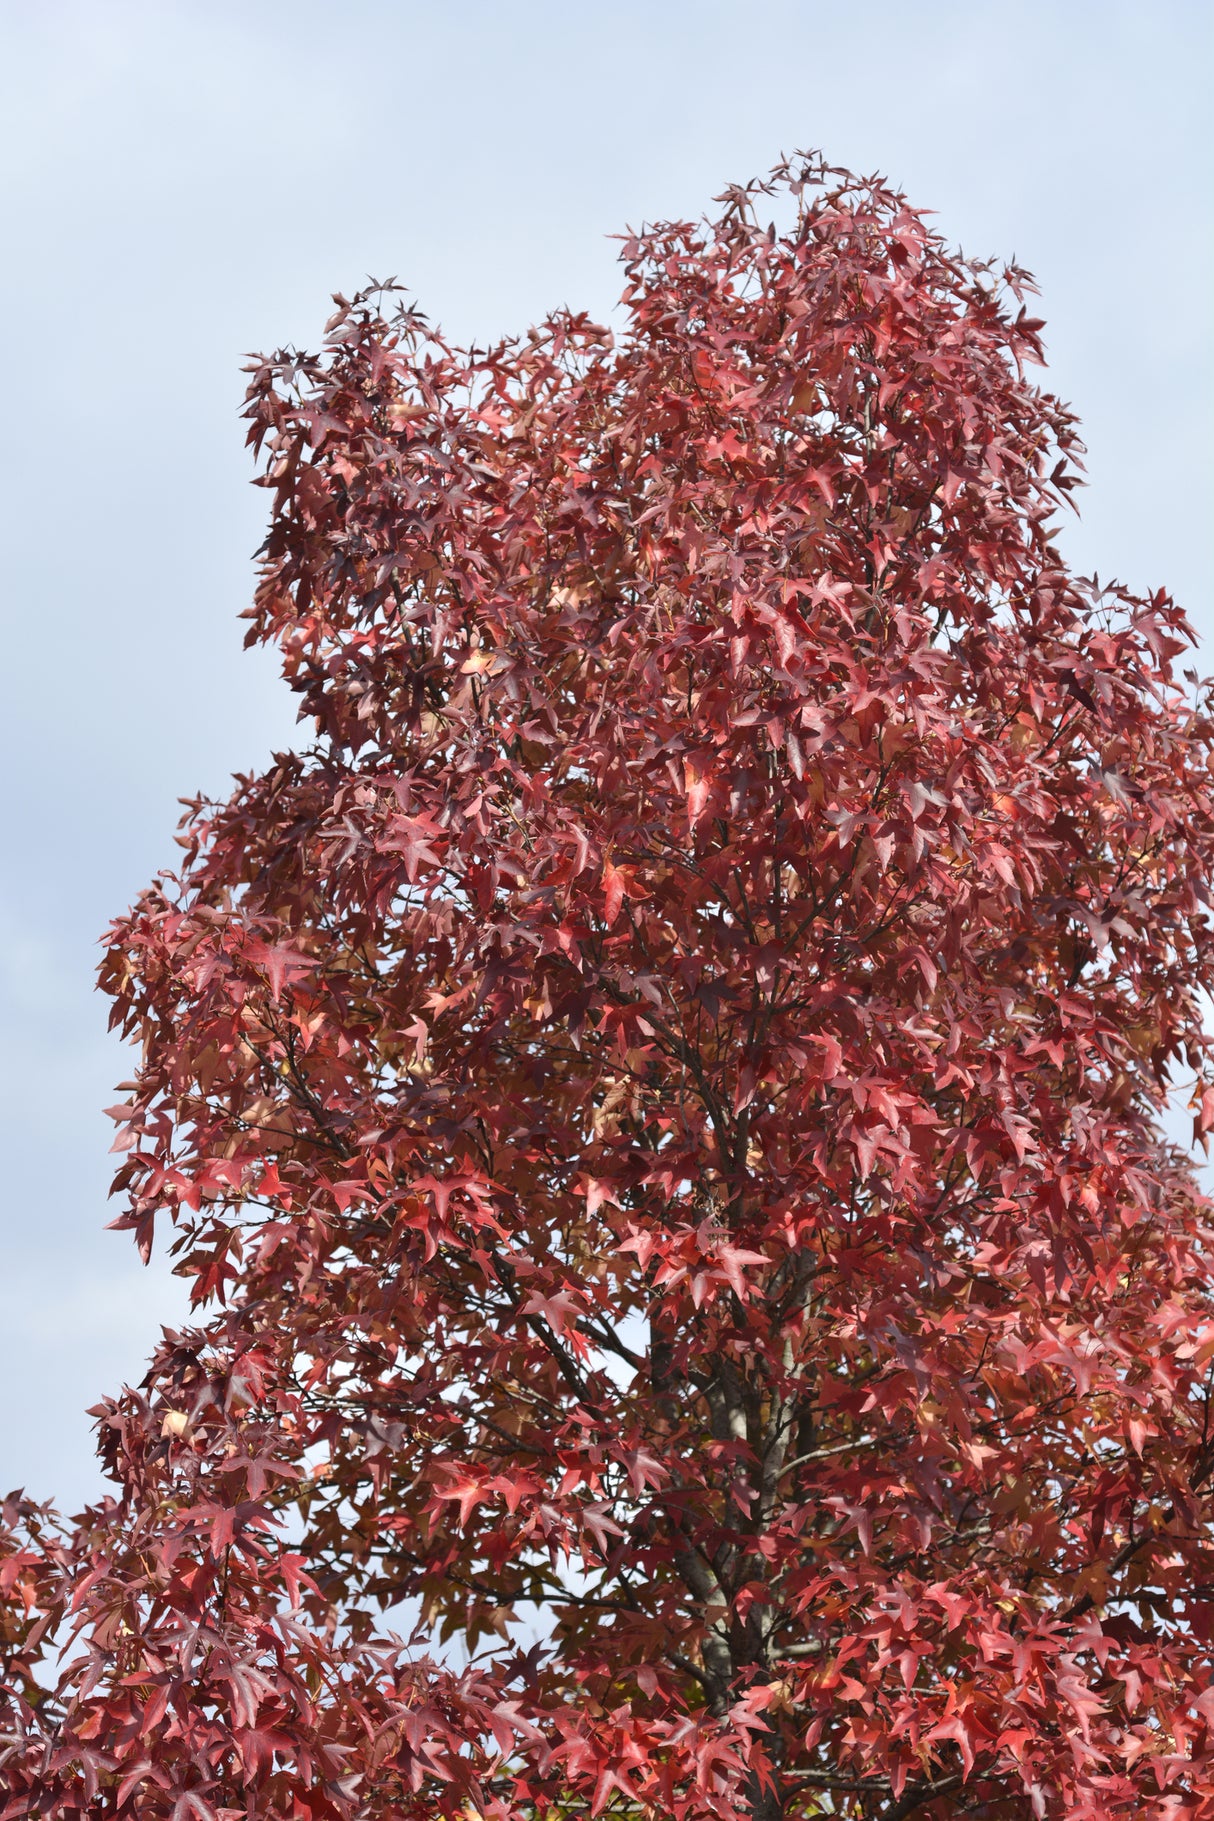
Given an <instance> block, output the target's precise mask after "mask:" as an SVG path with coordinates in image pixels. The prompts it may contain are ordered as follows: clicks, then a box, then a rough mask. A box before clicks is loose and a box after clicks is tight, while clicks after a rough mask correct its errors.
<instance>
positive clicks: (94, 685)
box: [0, 0, 1214, 1505]
mask: <svg viewBox="0 0 1214 1821" xmlns="http://www.w3.org/2000/svg"><path fill="white" fill-rule="evenodd" d="M1212 20H1214V8H1211V6H1210V5H1209V4H1208V0H1192V3H1189V4H1185V3H1182V0H1172V3H1169V0H1150V3H1149V4H1147V3H1134V4H1117V3H1116V0H1034V3H1029V0H1021V3H1019V4H1017V3H1016V0H1003V3H1002V4H986V3H984V0H966V3H964V4H956V3H951V0H935V3H930V4H916V3H914V0H866V3H865V4H854V5H847V4H840V0H831V3H830V4H829V5H826V4H819V0H799V3H797V0H785V3H779V0H750V3H749V4H734V3H732V0H731V3H720V4H713V3H712V0H696V3H691V0H666V3H663V0H649V4H647V5H640V4H614V5H613V4H610V3H604V4H597V5H584V6H583V5H579V4H577V0H563V3H560V4H558V3H556V0H551V3H550V0H513V3H512V4H486V3H484V0H480V3H478V0H463V3H460V0H432V3H431V4H418V3H416V0H341V4H331V5H328V6H322V5H319V4H314V3H313V0H289V3H288V0H194V3H193V4H191V3H190V0H176V3H175V0H159V3H157V4H150V3H149V4H139V3H138V0H82V3H80V4H69V3H68V0H10V3H9V4H3V0H0V160H2V170H0V190H2V194H0V217H2V232H3V242H2V244H3V276H2V278H0V287H2V289H0V309H2V310H3V315H4V326H3V342H2V345H3V349H4V361H5V377H4V393H5V404H6V410H5V433H4V437H3V453H2V455H0V461H2V463H3V469H4V474H3V485H2V487H0V500H2V510H3V513H4V525H3V540H4V541H3V549H4V553H5V562H4V570H3V577H4V616H5V631H4V650H5V654H6V657H7V660H8V661H7V666H6V671H7V675H8V676H9V679H10V680H9V684H8V687H7V691H6V694H7V702H6V713H5V716H4V725H3V736H2V737H3V739H4V742H5V745H6V754H5V771H4V775H5V777H6V779H7V788H6V790H5V792H4V795H3V816H4V822H5V827H4V837H3V840H4V845H3V853H4V858H5V862H6V864H5V866H4V870H3V880H2V884H0V1021H2V1052H0V1067H2V1069H3V1092H2V1095H0V1110H2V1114H3V1119H4V1144H3V1152H2V1155H3V1158H4V1182H3V1202H2V1204H0V1206H2V1218H3V1221H4V1253H3V1258H4V1271H3V1275H2V1277H0V1383H2V1384H3V1385H4V1398H3V1400H2V1407H0V1419H2V1420H0V1492H3V1491H4V1490H7V1488H8V1487H9V1486H11V1485H14V1484H18V1483H22V1482H24V1483H25V1484H27V1485H28V1487H29V1489H30V1490H31V1491H32V1492H36V1493H37V1494H38V1495H39V1496H43V1495H46V1494H50V1493H52V1492H54V1493H56V1494H57V1495H60V1496H61V1497H62V1498H63V1499H64V1500H65V1501H66V1502H67V1503H68V1504H69V1505H73V1504H75V1503H76V1502H77V1501H79V1500H81V1499H82V1498H83V1497H85V1496H86V1495H88V1494H91V1493H92V1492H93V1491H95V1490H96V1489H97V1488H98V1487H99V1484H100V1481H99V1478H98V1476H97V1474H96V1471H95V1469H94V1466H93V1463H92V1458H91V1445H90V1440H89V1433H88V1431H89V1424H88V1420H87V1418H86V1417H85V1416H84V1414H83V1412H84V1408H85V1406H86V1405H87V1404H89V1403H92V1402H94V1401H95V1400H96V1398H97V1397H98V1396H100V1394H101V1393H102V1392H104V1391H107V1390H112V1389H114V1388H116V1387H117V1386H118V1385H119V1384H120V1383H121V1382H122V1381H123V1380H124V1379H125V1378H132V1377H134V1378H137V1377H138V1376H139V1374H140V1371H141V1361H142V1359H143V1356H144V1354H145V1353H146V1351H147V1349H148V1347H149V1345H150V1344H151V1342H152V1340H153V1338H154V1336H155V1334H156V1331H157V1325H158V1322H159V1321H160V1320H161V1319H165V1320H170V1319H172V1317H173V1316H174V1315H175V1314H176V1313H177V1312H178V1310H179V1309H180V1306H181V1305H180V1300H179V1297H178V1295H177V1293H176V1287H175V1286H174V1285H172V1284H171V1283H170V1282H169V1281H168V1280H167V1278H166V1275H165V1272H164V1270H163V1267H162V1266H160V1265H158V1264H154V1265H153V1267H152V1269H151V1270H150V1271H149V1272H146V1273H145V1272H143V1271H142V1270H141V1269H140V1267H139V1266H138V1264H137V1263H136V1261H135V1260H134V1258H133V1255H132V1254H131V1252H130V1249H129V1246H128V1242H127V1241H126V1240H125V1239H124V1238H122V1237H119V1236H116V1235H113V1234H103V1233H102V1231H101V1229H102V1227H103V1224H104V1222H105V1220H106V1219H107V1218H108V1217H109V1215H108V1212H107V1207H106V1200H105V1190H106V1185H107V1182H108V1178H109V1173H110V1160H109V1159H108V1158H107V1156H106V1147H107V1144H108V1132H109V1127H108V1125H107V1123H106V1122H105V1120H104V1119H103V1118H102V1117H101V1112H100V1109H101V1108H102V1107H103V1106H105V1105H107V1104H109V1103H110V1102H111V1101H112V1100H113V1099H114V1098H115V1096H114V1093H113V1091H112V1090H113V1083H114V1082H115V1081H116V1080H118V1079H119V1078H120V1077H121V1076H122V1075H123V1074H125V1072H126V1068H125V1065H124V1060H123V1058H122V1056H121V1054H120V1052H119V1050H118V1049H117V1046H116V1045H114V1044H112V1043H111V1042H110V1041H109V1040H108V1039H107V1038H106V1036H105V1034H104V1012H103V1007H102V1005H101V1002H100V1001H99V1000H98V999H96V998H95V996H94V995H93V994H92V992H91V974H92V968H93V966H94V963H95V959H96V951H95V947H94V944H95V939H96V937H97V935H98V934H99V932H100V931H101V929H102V928H103V927H104V925H105V923H106V921H107V920H108V918H109V917H110V916H111V915H112V914H114V913H115V912H117V911H119V910H121V909H122V908H123V907H124V906H125V905H126V904H127V903H128V901H129V900H130V898H131V897H132V896H133V894H134V893H135V892H136V891H137V890H138V889H139V888H140V886H141V885H142V884H143V883H144V882H145V881H146V880H147V879H148V878H149V877H150V876H151V874H152V873H153V871H154V870H155V869H156V867H157V866H158V865H161V864H163V863H165V862H167V861H170V860H171V858H172V856H173V853H174V851H175V850H174V847H173V841H172V831H173V826H174V822H175V817H176V798H177V797H178V796H180V795H184V794H187V793H188V792H190V791H192V790H193V789H195V788H196V787H199V786H201V787H204V788H208V789H211V790H218V789H221V788H222V787H223V783H224V779H225V778H226V776H227V775H228V773H230V772H231V771H232V770H234V769H236V768H238V767H245V768H247V767H252V766H258V765H260V764H261V763H262V762H263V761H264V760H265V758H266V757H267V755H268V754H269V752H270V751H271V749H272V748H273V746H274V745H275V744H279V745H281V744H283V743H286V742H289V741H290V740H291V739H292V738H293V720H292V710H291V707H290V703H289V700H288V699H287V697H286V693H285V691H284V690H282V689H281V688H280V687H279V685H278V684H277V682H276V679H275V674H274V669H273V666H272V663H271V662H270V661H269V660H267V659H266V658H265V657H263V656H252V657H250V656H245V655H242V653H241V651H240V628H239V627H238V623H237V619H236V616H237V614H238V612H239V611H240V609H241V607H243V606H244V605H245V603H246V600H247V598H248V593H249V585H250V566H249V558H250V555H251V553H252V551H253V550H254V548H255V546H256V545H257V543H258V541H259V539H260V535H261V521H262V511H263V508H262V496H261V495H260V494H258V493H257V492H255V491H254V490H253V489H251V488H250V487H248V486H247V484H246V481H247V477H248V474H249V471H250V470H249V466H248V461H247V458H246V456H245V454H244V451H243V448H242V434H241V427H240V425H239V423H238V419H237V410H238V405H239V399H240V393H241V386H242V382H241V377H240V372H239V368H240V357H241V355H242V353H244V352H245V351H246V350H251V349H259V348H263V347H267V346H273V345H277V344H280V343H282V342H284V341H291V340H294V341H297V342H299V343H302V344H304V345H314V344H315V342H316V340H317V338H318V336H319V333H320V327H321V324H322V323H323V321H324V319H325V317H326V315H327V314H328V298H329V294H330V292H332V291H333V290H336V289H339V288H345V289H349V288H351V287H352V286H356V285H357V284H359V282H360V281H361V280H362V278H363V277H364V275H365V274H367V273H374V274H375V275H376V276H384V275H387V274H397V275H399V277H400V278H401V279H402V280H403V281H404V282H405V283H407V284H408V285H409V286H410V287H411V289H412V290H413V292H414V293H415V295H416V298H417V300H418V302H419V303H420V305H421V307H422V308H423V309H425V310H426V311H427V313H428V314H429V315H430V316H431V317H432V318H434V319H435V320H437V321H439V322H440V323H442V324H443V325H444V326H445V327H446V329H447V330H448V331H449V332H450V333H451V334H453V335H455V336H456V337H461V338H469V337H475V338H478V339H481V340H483V339H484V338H486V337H489V336H493V335H495V334H498V333H501V332H503V331H506V330H508V329H512V328H523V327H525V326H526V325H527V324H528V323H529V322H531V321H532V320H534V319H535V318H536V317H538V316H541V315H543V314H544V313H545V312H546V311H547V310H548V309H549V308H551V307H552V306H554V305H557V304H561V303H569V304H575V305H581V306H585V307H587V308H589V309H592V310H594V311H596V312H603V311H606V310H607V309H609V308H610V306H611V304H612V302H613V300H614V297H615V291H616V281H617V275H616V269H615V265H614V258H615V250H614V248H613V246H612V244H611V242H610V241H609V240H608V239H607V238H606V237H607V236H608V235H610V234H611V233H613V232H616V231H618V230H620V229H621V228H623V227H624V226H625V225H626V224H635V223H638V222H639V221H641V220H642V219H644V218H653V217H655V216H663V215H671V214H689V213H690V214H698V213H699V212H700V211H701V209H702V208H704V207H705V206H706V205H707V204H708V203H709V200H710V198H711V197H712V195H713V194H714V193H716V192H718V191H719V190H720V189H721V188H722V187H723V186H724V184H725V183H726V182H727V181H730V180H734V179H739V178H746V177H749V176H751V175H754V174H755V173H757V172H760V171H763V170H765V169H766V168H767V167H768V166H769V165H770V164H771V163H772V162H773V160H774V159H775V158H776V156H777V155H778V154H779V153H780V152H781V150H792V149H794V148H796V147H808V146H819V147H821V148H822V149H823V150H824V151H825V152H826V153H827V155H828V156H829V157H830V158H831V160H832V161H834V162H836V163H842V164H846V165H850V166H852V167H853V168H856V169H859V170H862V171H872V170H881V171H883V172H884V173H886V174H887V175H888V176H890V177H891V178H893V179H894V180H895V181H896V182H898V183H899V184H901V185H903V186H904V187H905V188H906V189H907V191H908V192H909V194H910V197H911V199H912V201H914V202H915V203H916V204H918V205H921V206H924V207H928V208H932V209H935V210H936V211H937V222H938V225H939V226H940V227H941V228H942V230H943V231H944V232H945V233H946V234H947V235H948V236H949V237H950V238H951V239H953V240H955V241H959V242H960V243H961V244H962V245H963V246H964V247H965V249H966V250H967V251H971V252H975V253H988V252H989V253H996V254H1001V255H1010V254H1013V253H1015V254H1016V255H1018V256H1019V257H1020V259H1021V260H1022V261H1023V262H1024V263H1026V264H1027V265H1029V266H1030V267H1031V268H1032V269H1033V270H1035V271H1036V273H1037V274H1038V276H1039V279H1040V281H1041V285H1042V291H1043V299H1042V309H1041V312H1040V313H1041V314H1043V315H1044V316H1045V317H1046V319H1047V323H1048V328H1047V344H1048V348H1049V351H1050V356H1051V365H1052V378H1053V384H1054V386H1055V388H1056V389H1057V390H1058V391H1060V392H1061V393H1062V395H1063V396H1064V397H1066V398H1068V399H1069V400H1070V401H1071V402H1072V403H1073V404H1074V405H1075V406H1076V408H1077V409H1078V411H1079V413H1080V415H1081V416H1082V418H1083V419H1084V422H1085V424H1086V430H1087V441H1088V444H1089V449H1090V460H1089V477H1090V481H1091V486H1090V488H1089V490H1088V492H1087V493H1086V494H1084V495H1083V496H1082V502H1081V503H1082V508H1083V515H1084V517H1083V522H1082V524H1081V525H1080V526H1079V527H1077V528H1075V529H1073V530H1071V531H1070V532H1068V534H1067V547H1068V549H1069V552H1070V554H1071V557H1072V559H1073V560H1074V561H1075V562H1076V563H1077V564H1078V565H1080V566H1081V567H1085V568H1092V567H1097V568H1099V570H1100V572H1101V574H1102V575H1114V574H1115V575H1118V576H1120V577H1122V578H1123V579H1125V580H1126V581H1128V582H1130V583H1132V584H1134V585H1135V586H1137V587H1140V588H1146V587H1153V586H1157V585H1159V584H1165V585H1168V586H1170V587H1171V588H1172V589H1173V590H1174V591H1175V592H1176V593H1177V594H1178V595H1179V596H1180V598H1181V599H1182V600H1183V601H1184V602H1185V604H1186V605H1187V607H1188V609H1189V611H1190V613H1191V615H1192V617H1193V618H1194V620H1195V621H1196V622H1197V624H1198V626H1199V628H1200V629H1201V630H1202V632H1203V636H1205V637H1206V638H1207V639H1208V640H1209V641H1211V642H1214V602H1212V600H1211V591H1210V570H1211V563H1210V533H1209V524H1210V520H1211V511H1210V508H1211V488H1210V465H1211V464H1210V448H1209V445H1210V429H1211V402H1212V401H1211V390H1212V387H1211V337H1210V323H1211V320H1212V311H1211V290H1212V286H1211V278H1212V272H1211V233H1210V225H1211V218H1210V206H1209V197H1210V194H1211V188H1210V184H1211V176H1212V174H1214V173H1212V171H1211V156H1210V151H1211V142H1210V135H1209V129H1208V127H1207V125H1206V120H1207V117H1208V112H1209V96H1210V93H1211V75H1212V74H1214V70H1212V67H1211V64H1212V59H1211V22H1212ZM1205 663H1206V667H1208V668H1210V669H1214V658H1211V657H1209V656H1208V655H1207V656H1206V659H1205Z"/></svg>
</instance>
